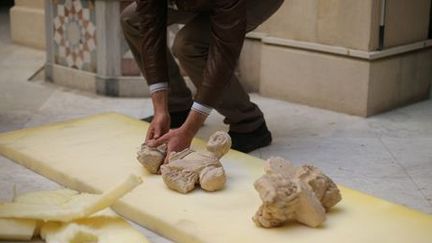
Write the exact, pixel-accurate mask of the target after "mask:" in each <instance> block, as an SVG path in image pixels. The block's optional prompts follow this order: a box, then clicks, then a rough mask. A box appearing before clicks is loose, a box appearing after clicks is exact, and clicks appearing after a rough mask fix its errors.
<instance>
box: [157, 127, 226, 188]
mask: <svg viewBox="0 0 432 243" xmlns="http://www.w3.org/2000/svg"><path fill="white" fill-rule="evenodd" d="M230 148H231V138H230V136H229V135H228V134H227V133H226V132H222V131H219V132H216V133H214V134H213V135H212V136H211V137H210V139H209V141H208V142H207V151H200V152H196V151H194V150H192V149H185V150H183V151H181V152H178V153H176V152H175V153H172V154H170V155H169V158H168V163H167V164H163V165H162V166H161V172H162V178H163V180H164V182H165V184H166V185H167V186H168V187H169V188H170V189H172V190H175V191H178V192H181V193H188V192H190V191H192V190H193V189H194V188H195V185H197V184H199V185H200V186H201V188H202V189H204V190H206V191H217V190H220V189H222V188H223V186H224V185H225V181H226V176H225V171H224V169H223V167H222V164H221V162H220V158H221V157H222V156H223V155H225V154H226V153H227V152H228V151H229V149H230Z"/></svg>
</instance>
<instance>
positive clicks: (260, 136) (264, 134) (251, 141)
mask: <svg viewBox="0 0 432 243" xmlns="http://www.w3.org/2000/svg"><path fill="white" fill-rule="evenodd" d="M228 134H229V135H230V136H231V141H232V146H231V148H232V149H235V150H238V151H240V152H243V153H249V152H252V151H253V150H255V149H258V148H262V147H265V146H267V145H270V143H271V142H272V135H271V133H270V131H269V130H268V129H267V125H266V124H265V122H264V123H263V124H262V125H261V126H260V127H258V128H257V129H256V130H255V131H252V132H248V133H238V132H232V131H229V132H228Z"/></svg>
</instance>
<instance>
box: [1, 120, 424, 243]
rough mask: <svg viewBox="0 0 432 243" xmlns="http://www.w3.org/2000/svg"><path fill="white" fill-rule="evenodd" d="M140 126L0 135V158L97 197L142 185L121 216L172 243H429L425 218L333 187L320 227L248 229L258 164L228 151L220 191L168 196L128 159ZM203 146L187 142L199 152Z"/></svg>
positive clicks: (97, 124) (90, 123) (119, 123)
mask: <svg viewBox="0 0 432 243" xmlns="http://www.w3.org/2000/svg"><path fill="white" fill-rule="evenodd" d="M147 127H148V124H147V123H145V122H142V121H139V120H136V119H133V118H129V117H127V116H124V115H120V114H115V113H107V114H101V115H96V116H92V117H88V118H83V119H78V120H71V121H65V122H61V123H56V124H52V125H47V126H42V127H36V128H28V129H22V130H18V131H13V132H9V133H4V134H0V153H1V154H2V155H3V156H5V157H8V158H9V159H11V160H13V161H16V162H17V163H19V164H22V165H24V166H25V167H27V168H30V169H31V170H33V171H35V172H37V173H39V174H41V175H43V176H45V177H47V178H49V179H51V180H54V181H56V182H58V183H60V184H62V185H64V186H66V187H69V188H72V189H75V190H79V191H85V192H92V193H100V192H103V191H105V190H107V189H109V188H110V187H111V186H113V185H114V184H115V183H116V182H119V181H121V180H123V179H124V178H125V177H127V176H128V175H129V174H130V173H131V172H134V173H137V174H140V175H142V176H143V181H144V182H143V184H142V185H140V186H139V187H137V188H136V189H135V190H133V191H132V192H131V193H129V194H127V195H126V196H125V197H123V198H122V199H121V200H119V201H117V202H116V203H115V204H114V205H113V208H114V210H116V211H117V212H118V213H119V214H121V215H123V216H124V217H126V218H128V219H130V220H133V221H135V222H137V223H138V224H140V225H142V226H145V227H147V228H150V229H151V230H153V231H155V232H157V233H159V234H161V235H163V236H165V237H168V238H170V239H173V240H175V241H179V242H249V243H251V242H272V243H275V242H296V243H302V242H333V243H335V242H336V243H337V242H359V243H360V242H361V243H366V242H368V243H371V242H393V243H395V242H403V243H406V242H415V243H422V242H424V243H431V242H432V216H431V215H427V214H423V213H421V212H418V211H415V210H412V209H408V208H406V207H403V206H400V205H396V204H393V203H390V202H387V201H384V200H381V199H378V198H375V197H372V196H369V195H366V194H363V193H361V192H357V191H354V190H351V189H348V188H345V187H340V189H341V192H342V197H343V200H342V201H341V202H340V203H339V204H338V205H337V206H336V207H335V208H334V209H332V210H331V211H330V212H329V213H328V214H327V221H326V222H325V223H324V225H323V226H322V227H319V228H316V229H314V228H308V227H306V226H303V225H300V224H296V223H292V224H288V225H286V226H283V227H280V228H273V229H263V228H259V227H257V226H255V224H254V223H253V222H252V220H251V217H252V216H253V215H254V213H255V211H256V210H257V209H258V207H259V205H260V203H261V201H260V199H259V196H258V193H257V192H256V191H255V189H254V188H253V183H254V181H255V180H256V179H257V178H259V177H260V176H261V175H262V174H263V161H262V160H261V159H258V158H254V157H251V156H249V155H246V154H243V153H240V152H236V151H233V150H231V151H230V152H229V153H228V154H227V155H226V156H225V157H223V159H222V163H223V165H224V167H225V170H226V172H227V175H228V181H227V184H226V187H225V188H224V189H223V190H222V191H218V192H214V193H207V192H203V191H201V190H195V191H193V192H192V193H189V194H186V195H183V194H180V193H176V192H174V191H171V190H169V189H168V188H167V187H166V186H165V184H164V183H163V181H162V178H161V177H160V176H157V175H150V174H148V173H147V172H146V171H145V170H144V168H143V167H142V166H141V165H140V164H139V163H138V162H137V160H136V152H137V150H138V148H139V147H140V144H141V143H142V142H143V139H144V137H145V133H146V130H147ZM204 146H205V142H203V141H200V140H197V139H196V140H194V141H193V147H194V148H196V149H204Z"/></svg>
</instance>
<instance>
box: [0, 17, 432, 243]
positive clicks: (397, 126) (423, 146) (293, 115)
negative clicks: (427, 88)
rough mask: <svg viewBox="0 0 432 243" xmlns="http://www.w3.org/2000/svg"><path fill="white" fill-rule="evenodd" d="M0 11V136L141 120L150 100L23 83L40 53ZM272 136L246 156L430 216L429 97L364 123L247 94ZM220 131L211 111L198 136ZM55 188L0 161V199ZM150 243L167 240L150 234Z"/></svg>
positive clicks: (431, 130) (41, 60) (39, 63)
mask: <svg viewBox="0 0 432 243" xmlns="http://www.w3.org/2000/svg"><path fill="white" fill-rule="evenodd" d="M5 16H6V14H5V12H4V11H0V33H2V34H0V56H1V59H0V132H4V131H10V130H15V129H19V128H22V127H31V126H38V125H41V124H45V123H49V122H54V121H60V120H65V119H70V118H77V117H84V116H87V115H91V114H95V113H99V112H105V111H116V112H121V113H124V114H127V115H130V116H133V117H137V118H142V117H145V116H147V115H150V114H151V103H150V100H149V99H145V98H143V99H133V98H108V97H101V96H97V95H94V94H89V93H82V92H78V91H74V90H70V89H66V88H62V87H57V86H54V85H51V84H49V83H45V82H42V81H27V78H28V77H30V76H31V75H32V74H33V73H34V72H35V71H36V70H37V69H38V68H40V67H41V66H42V65H43V63H44V52H42V51H37V50H33V49H29V48H25V47H21V46H17V45H13V44H11V43H10V39H9V36H8V34H5V33H8V32H9V31H8V24H7V22H8V20H7V16H6V17H5ZM252 99H253V101H254V102H256V103H257V104H258V105H259V106H260V107H261V108H262V110H263V111H264V113H265V115H266V118H267V122H268V126H269V127H270V129H271V130H272V131H273V138H274V141H273V144H272V145H271V146H269V147H266V148H262V149H259V150H257V151H254V152H252V153H251V154H252V155H254V156H257V157H261V158H263V159H266V158H268V157H270V156H282V157H285V158H288V159H290V160H292V161H294V162H295V163H302V162H310V163H312V164H315V165H317V166H318V167H320V168H321V169H322V170H324V171H325V172H326V173H328V174H329V175H331V176H332V177H333V178H334V179H335V180H336V182H337V183H339V184H342V185H346V186H348V187H351V188H354V189H356V190H359V191H363V192H366V193H369V194H372V195H374V196H377V197H381V198H384V199H387V200H390V201H392V202H395V203H399V204H403V205H406V206H408V207H411V208H415V209H418V210H421V211H423V212H425V213H429V214H432V100H428V101H425V102H421V103H417V104H414V105H411V106H408V107H405V108H401V109H397V110H394V111H392V112H388V113H385V114H381V115H378V116H374V117H371V118H368V119H364V118H360V117H354V116H349V115H345V114H340V113H335V112H331V111H326V110H320V109H315V108H311V107H307V106H302V105H297V104H291V103H287V102H283V101H278V100H274V99H269V98H264V97H261V96H259V95H252ZM217 129H227V127H226V126H225V125H223V124H222V117H221V116H220V115H219V114H217V113H216V112H213V113H212V115H211V116H210V118H209V119H208V121H207V122H206V125H205V126H204V127H203V128H202V129H201V130H200V132H199V134H198V136H199V137H201V138H207V136H208V135H209V134H211V133H212V132H213V131H215V130H217ZM14 185H15V186H16V191H17V192H18V193H22V192H26V191H32V190H41V189H50V188H56V187H58V185H56V184H55V183H53V182H50V181H49V180H47V179H45V178H43V177H41V176H39V175H36V174H35V173H33V172H31V171H30V170H27V169H25V168H22V167H20V166H18V165H16V164H15V163H13V162H11V161H9V160H7V159H5V158H2V157H0V200H8V199H10V198H11V196H12V195H13V187H14ZM145 234H147V235H149V236H150V238H151V239H152V240H153V241H157V242H164V241H166V240H164V239H162V238H160V237H157V236H155V235H154V234H151V233H149V232H148V231H146V232H145Z"/></svg>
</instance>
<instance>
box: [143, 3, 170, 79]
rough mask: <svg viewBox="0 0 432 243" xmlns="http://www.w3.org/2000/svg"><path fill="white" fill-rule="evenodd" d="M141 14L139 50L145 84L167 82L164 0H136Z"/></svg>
mask: <svg viewBox="0 0 432 243" xmlns="http://www.w3.org/2000/svg"><path fill="white" fill-rule="evenodd" d="M136 3H137V8H136V11H137V12H138V13H139V14H140V16H141V24H140V28H142V29H141V31H140V32H141V35H142V38H141V43H140V46H141V51H142V56H143V60H142V62H143V66H144V77H145V78H146V80H147V84H148V85H151V84H155V83H160V82H168V67H167V60H166V51H167V45H166V20H167V10H168V7H167V1H166V0H136Z"/></svg>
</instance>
